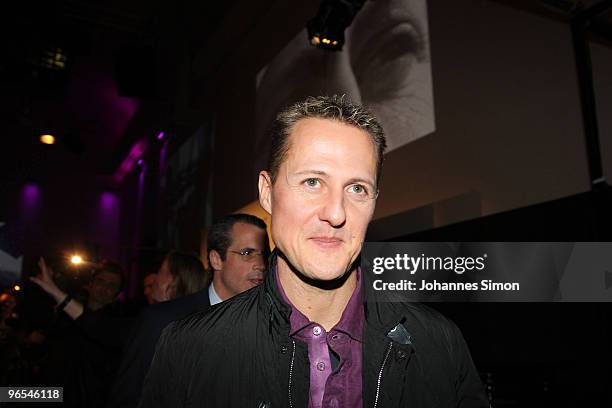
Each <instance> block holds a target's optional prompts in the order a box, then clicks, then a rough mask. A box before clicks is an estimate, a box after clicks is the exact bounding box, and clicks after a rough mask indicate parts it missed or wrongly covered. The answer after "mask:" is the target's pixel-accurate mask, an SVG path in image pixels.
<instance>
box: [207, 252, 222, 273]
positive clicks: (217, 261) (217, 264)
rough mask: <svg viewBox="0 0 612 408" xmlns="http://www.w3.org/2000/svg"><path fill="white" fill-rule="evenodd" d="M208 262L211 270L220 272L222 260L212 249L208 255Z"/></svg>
mask: <svg viewBox="0 0 612 408" xmlns="http://www.w3.org/2000/svg"><path fill="white" fill-rule="evenodd" d="M208 260H209V262H210V266H211V267H212V268H213V270H215V271H220V270H221V269H223V259H221V255H219V253H218V252H217V251H215V250H214V249H211V251H210V252H209V253H208Z"/></svg>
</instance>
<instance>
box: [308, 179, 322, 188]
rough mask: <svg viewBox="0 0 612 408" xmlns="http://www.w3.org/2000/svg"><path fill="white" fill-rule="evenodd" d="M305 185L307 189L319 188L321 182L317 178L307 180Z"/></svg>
mask: <svg viewBox="0 0 612 408" xmlns="http://www.w3.org/2000/svg"><path fill="white" fill-rule="evenodd" d="M304 184H305V185H306V187H317V186H318V185H319V184H320V181H319V179H316V178H307V179H306V180H304Z"/></svg>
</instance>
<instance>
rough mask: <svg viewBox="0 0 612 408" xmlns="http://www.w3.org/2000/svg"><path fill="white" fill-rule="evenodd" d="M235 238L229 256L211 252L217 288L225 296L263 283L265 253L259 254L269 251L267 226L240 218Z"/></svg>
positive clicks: (233, 234) (234, 228) (234, 227)
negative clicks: (222, 257)
mask: <svg viewBox="0 0 612 408" xmlns="http://www.w3.org/2000/svg"><path fill="white" fill-rule="evenodd" d="M232 238H233V239H232V244H231V245H230V246H229V247H228V249H227V252H226V254H225V260H222V259H221V257H220V256H218V254H217V253H216V251H215V255H212V254H211V265H212V266H213V268H214V269H215V278H214V279H215V280H214V285H215V290H216V292H217V293H218V294H219V296H220V297H221V298H222V299H223V300H225V299H228V298H230V297H232V296H235V295H237V294H239V293H242V292H244V291H246V290H248V289H251V288H252V287H255V286H257V285H259V284H260V283H261V282H262V281H263V276H264V270H265V267H266V265H265V259H264V256H262V255H255V254H256V253H257V254H262V253H267V251H268V248H266V245H267V243H266V230H264V229H261V228H259V227H257V226H255V225H252V224H246V223H242V222H237V223H235V224H234V225H233V227H232ZM240 253H242V254H244V255H241V254H240Z"/></svg>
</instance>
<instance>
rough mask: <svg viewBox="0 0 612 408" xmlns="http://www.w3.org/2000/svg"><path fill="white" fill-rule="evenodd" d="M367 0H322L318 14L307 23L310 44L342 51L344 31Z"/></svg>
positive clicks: (329, 49)
mask: <svg viewBox="0 0 612 408" xmlns="http://www.w3.org/2000/svg"><path fill="white" fill-rule="evenodd" d="M365 1H366V0H321V5H320V6H319V11H318V12H317V15H316V16H314V17H313V18H311V19H310V20H309V21H308V24H307V25H306V29H307V32H308V39H309V41H310V44H311V45H313V46H315V47H317V48H321V49H324V50H328V51H340V50H342V46H343V45H344V31H345V30H346V28H347V27H348V26H350V25H351V22H352V21H353V19H354V18H355V15H356V14H357V13H358V12H359V10H361V8H362V7H363V4H364V3H365Z"/></svg>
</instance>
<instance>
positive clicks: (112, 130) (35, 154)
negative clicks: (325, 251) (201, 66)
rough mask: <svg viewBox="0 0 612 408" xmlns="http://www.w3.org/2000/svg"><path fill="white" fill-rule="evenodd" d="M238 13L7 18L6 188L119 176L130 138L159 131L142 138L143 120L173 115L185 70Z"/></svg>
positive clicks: (88, 1) (21, 9)
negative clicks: (181, 65)
mask: <svg viewBox="0 0 612 408" xmlns="http://www.w3.org/2000/svg"><path fill="white" fill-rule="evenodd" d="M232 4H233V2H232V1H224V2H203V1H198V2H195V1H193V2H191V1H162V0H152V1H151V0H148V1H144V0H136V1H129V2H126V1H117V0H110V1H96V0H60V1H47V2H33V1H22V2H16V4H13V5H12V6H11V9H10V10H9V9H5V10H4V11H3V16H4V19H3V26H2V28H1V30H2V33H1V34H2V38H3V39H5V40H6V44H5V46H4V47H3V48H2V53H3V55H2V59H1V60H0V95H1V96H0V104H1V105H0V112H1V113H0V115H1V116H0V117H1V122H0V123H2V125H3V132H4V135H3V136H4V137H3V138H2V140H3V145H2V148H1V150H0V151H1V154H0V163H1V164H0V170H1V174H2V178H3V180H5V181H4V182H3V183H2V184H3V188H7V187H8V188H10V187H12V186H13V187H14V186H17V185H18V184H21V183H23V182H24V181H26V180H34V181H44V180H45V179H47V178H49V177H54V176H58V175H59V176H63V175H65V174H75V173H79V174H81V175H92V176H108V175H110V174H112V172H114V171H115V169H116V167H117V166H118V164H119V162H120V160H121V156H122V155H124V154H125V150H126V149H129V140H128V141H126V139H129V138H130V137H129V135H128V133H130V132H132V133H133V132H147V131H150V130H151V129H136V128H135V126H134V122H135V117H136V116H137V115H140V116H141V117H140V119H139V121H140V122H145V121H146V120H145V118H142V115H143V112H149V114H151V115H156V117H155V118H153V119H152V122H155V119H159V115H158V112H159V110H160V109H161V110H167V109H164V107H165V106H166V105H168V104H171V103H172V89H171V88H172V84H174V83H176V81H177V79H176V77H177V67H176V66H177V61H178V62H180V61H184V60H185V59H188V58H190V55H193V54H194V53H195V50H197V49H198V48H199V47H202V45H203V44H204V43H205V39H206V37H207V36H208V35H210V33H212V32H214V31H215V29H216V27H217V25H218V24H219V22H220V21H222V20H223V16H224V15H225V14H226V13H227V11H228V10H229V9H230V7H231V6H232ZM164 104H165V105H164ZM160 107H161V108H160ZM139 111H140V112H139ZM126 129H130V132H127V131H126ZM42 133H51V134H53V135H54V136H56V137H57V143H56V145H54V146H46V145H42V144H41V143H40V142H39V140H38V139H39V135H40V134H42ZM126 145H128V146H127V147H126Z"/></svg>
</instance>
